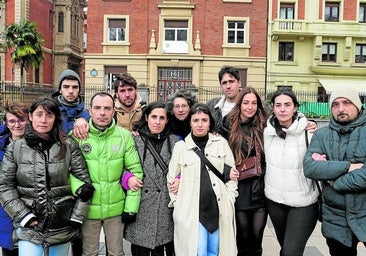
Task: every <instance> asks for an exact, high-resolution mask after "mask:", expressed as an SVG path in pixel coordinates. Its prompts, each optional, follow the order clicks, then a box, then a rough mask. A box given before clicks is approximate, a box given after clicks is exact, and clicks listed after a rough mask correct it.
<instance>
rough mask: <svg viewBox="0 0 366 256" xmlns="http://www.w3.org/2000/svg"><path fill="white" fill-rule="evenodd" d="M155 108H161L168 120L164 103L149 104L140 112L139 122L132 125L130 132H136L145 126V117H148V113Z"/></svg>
mask: <svg viewBox="0 0 366 256" xmlns="http://www.w3.org/2000/svg"><path fill="white" fill-rule="evenodd" d="M156 108H163V109H165V110H166V112H167V119H168V120H169V115H168V113H169V112H168V111H167V109H166V105H165V103H164V102H162V101H155V102H151V103H149V104H148V105H147V106H146V107H145V108H144V109H143V110H142V115H141V118H140V120H138V121H136V122H134V123H133V127H132V130H133V131H137V130H138V129H139V128H141V127H142V126H144V125H146V124H147V121H146V117H147V116H149V115H150V113H151V112H152V111H153V110H154V109H156ZM165 129H166V127H165V128H164V130H165Z"/></svg>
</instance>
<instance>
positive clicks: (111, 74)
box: [104, 66, 127, 90]
mask: <svg viewBox="0 0 366 256" xmlns="http://www.w3.org/2000/svg"><path fill="white" fill-rule="evenodd" d="M126 72H127V66H105V67H104V79H105V86H106V88H107V90H111V89H112V90H114V88H112V85H113V81H114V80H116V77H117V76H118V75H120V74H122V73H126Z"/></svg>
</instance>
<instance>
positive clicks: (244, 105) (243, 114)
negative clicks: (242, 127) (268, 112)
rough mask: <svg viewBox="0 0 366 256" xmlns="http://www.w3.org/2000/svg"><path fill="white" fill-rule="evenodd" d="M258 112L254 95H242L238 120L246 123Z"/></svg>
mask: <svg viewBox="0 0 366 256" xmlns="http://www.w3.org/2000/svg"><path fill="white" fill-rule="evenodd" d="M257 110H258V102H257V97H256V96H255V94H254V93H247V94H245V95H244V97H243V99H242V101H241V105H240V118H241V120H242V121H246V120H248V119H249V118H252V117H253V116H254V115H255V113H257Z"/></svg>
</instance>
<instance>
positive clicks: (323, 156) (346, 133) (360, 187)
mask: <svg viewBox="0 0 366 256" xmlns="http://www.w3.org/2000/svg"><path fill="white" fill-rule="evenodd" d="M329 103H330V107H331V112H332V117H331V120H330V124H329V126H328V127H324V128H321V129H319V130H318V131H316V132H315V134H314V136H313V138H312V140H311V143H310V145H309V148H308V151H307V153H306V155H305V158H304V173H305V175H306V176H307V177H309V178H311V179H314V180H320V181H322V184H323V210H322V213H321V214H322V217H323V223H322V233H323V235H324V237H325V238H326V241H327V244H328V247H329V252H330V254H331V255H332V256H344V255H347V256H356V255H357V244H358V242H363V243H364V244H365V242H366V166H365V165H364V163H365V161H366V111H365V110H364V107H363V106H362V103H361V100H360V97H359V95H358V93H357V92H356V91H354V90H353V89H351V88H347V87H346V86H345V87H344V88H340V89H336V90H334V91H333V92H332V94H331V97H330V101H329ZM314 189H316V188H314Z"/></svg>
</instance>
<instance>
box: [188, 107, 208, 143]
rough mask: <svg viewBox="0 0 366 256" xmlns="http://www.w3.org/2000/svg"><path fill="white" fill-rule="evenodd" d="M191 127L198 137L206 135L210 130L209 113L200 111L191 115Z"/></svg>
mask: <svg viewBox="0 0 366 256" xmlns="http://www.w3.org/2000/svg"><path fill="white" fill-rule="evenodd" d="M191 128H192V134H193V135H194V136H196V137H203V136H206V135H207V134H208V132H209V130H210V117H209V115H207V114H205V113H203V112H198V113H196V114H193V115H192V116H191Z"/></svg>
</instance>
